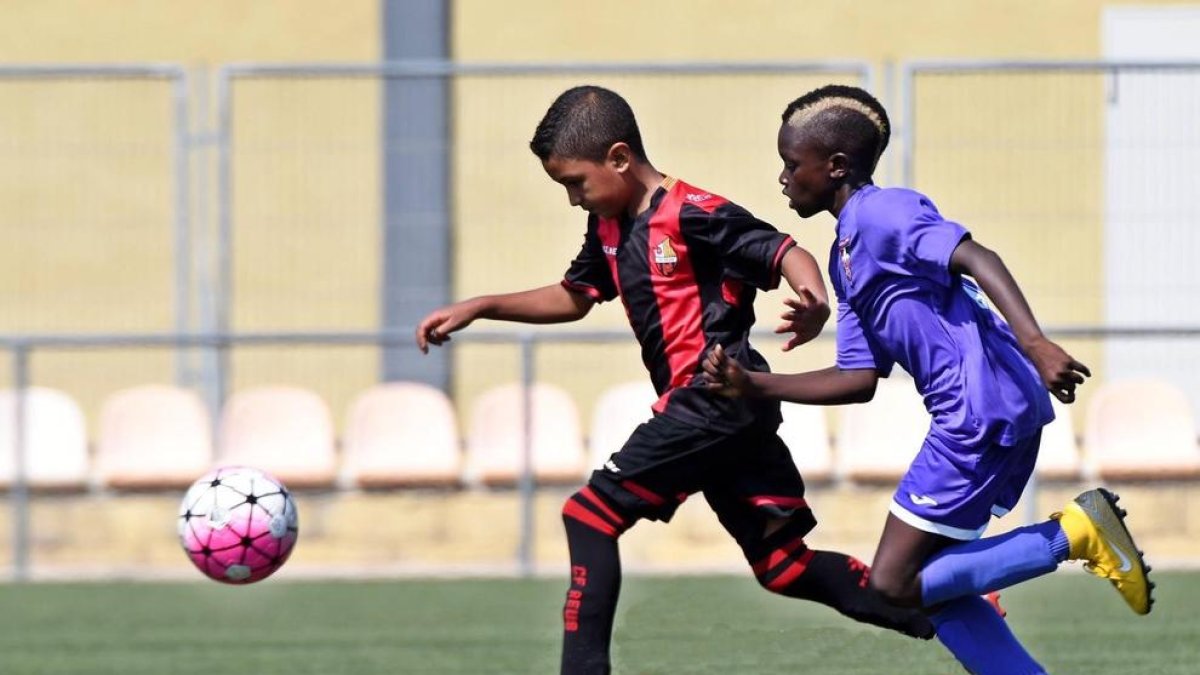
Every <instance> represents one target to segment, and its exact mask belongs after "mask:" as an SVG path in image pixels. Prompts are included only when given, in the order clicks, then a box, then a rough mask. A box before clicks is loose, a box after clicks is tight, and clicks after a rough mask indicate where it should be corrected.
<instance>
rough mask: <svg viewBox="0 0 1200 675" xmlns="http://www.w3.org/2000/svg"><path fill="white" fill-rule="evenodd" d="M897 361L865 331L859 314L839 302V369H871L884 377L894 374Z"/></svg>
mask: <svg viewBox="0 0 1200 675" xmlns="http://www.w3.org/2000/svg"><path fill="white" fill-rule="evenodd" d="M893 365H895V361H893V360H892V359H891V358H889V357H888V356H887V354H886V353H884V351H883V349H882V348H881V347H880V346H879V343H878V342H876V341H875V340H873V339H871V337H870V336H869V335H867V333H866V331H864V330H863V327H862V321H861V320H860V319H859V317H858V314H857V313H856V312H855V311H854V310H853V309H851V307H850V305H849V304H848V303H847V302H845V301H839V302H838V318H837V367H838V368H840V369H842V370H863V369H866V368H871V369H873V370H875V371H877V372H878V373H879V374H880V375H882V376H883V377H887V376H888V375H889V374H891V372H892V366H893Z"/></svg>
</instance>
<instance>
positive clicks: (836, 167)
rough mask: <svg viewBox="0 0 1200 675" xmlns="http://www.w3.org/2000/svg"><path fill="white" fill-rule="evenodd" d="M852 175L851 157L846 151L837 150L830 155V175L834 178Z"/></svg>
mask: <svg viewBox="0 0 1200 675" xmlns="http://www.w3.org/2000/svg"><path fill="white" fill-rule="evenodd" d="M848 175H850V158H849V157H847V156H846V153H844V152H835V153H833V154H832V155H830V156H829V177H830V178H832V179H834V180H844V179H845V178H846V176H848Z"/></svg>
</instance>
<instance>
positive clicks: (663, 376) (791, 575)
mask: <svg viewBox="0 0 1200 675" xmlns="http://www.w3.org/2000/svg"><path fill="white" fill-rule="evenodd" d="M530 147H531V149H532V150H533V152H534V154H536V155H537V156H538V157H539V158H540V159H541V161H542V166H543V168H544V169H545V171H546V173H547V174H548V175H549V176H550V178H552V179H553V180H554V181H555V182H557V183H559V184H561V185H563V186H564V187H565V188H566V190H567V196H568V198H569V199H570V202H571V204H572V205H573V206H579V207H581V208H583V209H584V210H586V211H587V212H588V213H589V217H588V227H587V233H586V235H585V237H584V243H583V247H582V248H581V250H580V252H579V254H578V256H576V258H575V260H574V261H573V262H572V263H571V266H570V268H569V269H568V271H567V274H566V277H565V279H563V281H562V282H561V283H556V284H552V285H549V286H544V287H541V288H537V289H533V290H529V291H524V292H519V293H509V294H504V295H491V296H481V297H477V298H471V299H469V300H464V301H462V302H459V303H456V304H453V305H450V306H448V307H444V308H442V309H439V310H436V311H434V312H432V313H431V314H429V316H427V317H426V318H425V319H424V320H423V321H422V322H421V324H420V325H419V326H418V328H417V336H416V338H417V344H418V346H419V347H420V348H421V349H422V350H426V349H428V345H429V344H434V345H440V344H442V343H443V342H445V341H446V340H447V339H449V335H450V333H452V332H454V331H456V330H460V329H462V328H465V327H466V326H467V325H468V324H470V323H471V322H472V321H474V320H475V319H478V318H486V319H497V320H503V321H520V322H526V323H560V322H567V321H576V320H578V319H581V318H583V317H584V316H586V315H587V313H588V312H589V311H590V310H591V308H592V305H593V304H595V303H598V302H604V301H607V300H613V299H615V298H617V297H620V298H621V300H622V302H623V303H624V305H625V310H626V313H627V314H628V317H629V322H630V325H631V326H632V327H633V331H634V334H635V336H636V337H637V339H638V342H639V343H641V345H642V359H643V361H644V363H645V364H646V368H647V369H648V370H649V371H650V375H651V379H652V380H653V381H654V386H655V388H656V389H657V391H658V394H659V397H660V398H659V399H658V401H657V403H655V405H654V406H653V412H654V415H653V417H651V418H650V419H649V420H648V421H647V422H645V423H644V424H642V425H640V426H639V427H638V428H637V429H636V430H635V431H634V432H633V435H632V436H631V437H630V438H629V441H628V442H627V443H626V444H625V446H624V447H622V448H621V450H620V451H618V452H616V453H615V454H613V455H612V456H611V457H610V458H609V460H608V461H606V462H605V463H604V466H603V467H601V468H600V469H598V470H596V471H595V472H593V474H592V476H591V479H590V480H589V481H588V485H587V486H585V487H583V488H582V489H580V490H579V491H578V492H576V493H575V494H574V495H572V496H571V497H570V498H569V499H567V501H566V503H565V505H564V507H563V522H564V525H565V527H566V532H567V542H568V546H569V548H570V555H571V586H570V588H569V590H568V592H567V600H566V606H565V608H564V612H563V619H564V633H563V655H562V672H563V673H588V674H590V673H608V672H609V670H610V665H609V655H608V652H609V641H610V638H611V635H612V623H613V616H614V614H615V611H616V603H617V596H618V593H619V590H620V581H621V566H620V558H619V554H618V546H617V539H618V537H619V536H620V535H621V533H623V532H624V531H625V530H627V529H629V528H630V527H631V526H632V525H633V524H634V523H636V522H637V521H638V520H640V519H642V518H649V519H652V520H663V521H667V520H670V518H671V516H672V515H673V514H674V512H675V510H676V509H677V508H678V506H679V504H680V503H682V501H683V500H684V499H686V498H687V497H688V496H689V495H691V494H693V493H696V492H702V493H704V496H705V499H706V500H707V501H708V503H709V505H710V506H711V507H712V509H713V511H714V512H715V513H716V514H717V517H718V519H719V520H720V521H721V524H722V525H723V526H724V527H725V529H726V530H727V531H728V532H729V533H730V535H731V536H733V538H734V539H735V540H736V541H737V542H738V544H739V546H741V548H742V551H743V552H744V554H745V556H746V559H747V561H748V562H749V563H750V565H751V568H752V569H753V571H754V574H755V577H757V579H758V580H759V582H760V583H761V584H762V585H763V586H764V587H766V588H767V589H769V590H771V591H773V592H776V593H780V594H782V595H787V596H791V597H798V598H804V599H808V600H814V601H816V602H820V603H823V604H826V605H828V606H830V607H833V608H834V609H836V610H837V611H839V612H841V613H843V614H845V615H847V616H850V617H852V618H854V619H857V620H859V621H865V622H868V623H872V624H876V625H880V626H885V627H888V628H892V629H895V630H898V631H902V632H904V633H907V634H909V635H914V636H918V637H923V638H928V637H930V636H931V635H932V627H931V626H930V624H929V622H928V620H927V619H926V618H925V617H924V615H922V614H921V613H919V612H916V611H911V610H905V609H899V608H894V607H891V606H890V605H888V604H887V603H886V602H884V601H883V600H882V598H881V597H880V596H879V595H878V593H877V592H875V591H873V590H871V588H870V586H869V584H868V583H867V574H868V570H867V569H866V566H865V565H863V564H862V563H860V562H859V561H857V560H855V559H853V558H851V557H849V556H846V555H844V554H841V553H835V552H831V551H816V550H813V549H809V548H808V547H807V546H806V545H805V543H804V539H803V537H804V536H805V535H806V534H807V533H808V532H809V531H810V530H812V528H813V527H814V526H815V525H816V520H815V518H814V517H813V514H812V511H811V510H810V509H809V507H808V504H807V502H806V501H805V499H804V482H803V480H802V479H801V477H800V474H799V473H798V472H797V470H796V467H795V464H794V463H793V462H792V460H791V456H790V454H789V452H788V449H787V447H786V446H785V445H784V444H783V441H781V440H780V439H779V437H778V436H777V435H776V433H775V432H776V429H777V428H778V426H779V422H780V417H779V407H778V404H777V403H775V402H770V401H762V400H758V401H748V400H747V399H745V398H737V399H731V398H725V397H721V396H716V395H714V394H712V393H711V392H709V391H708V390H707V389H706V388H705V376H704V375H703V368H702V365H701V363H702V357H703V356H704V354H705V353H706V351H707V350H709V349H711V348H713V347H715V346H717V345H720V346H721V347H722V349H723V350H724V351H725V353H726V354H728V355H730V357H731V358H733V359H736V360H737V361H738V362H739V363H740V364H742V365H743V366H744V367H745V368H747V369H750V370H756V371H765V370H767V363H766V361H765V360H764V359H763V358H762V356H760V355H759V354H758V353H757V352H755V351H754V350H753V349H752V348H751V347H750V342H749V334H750V328H751V326H752V325H753V324H754V311H753V301H754V296H755V293H756V289H762V290H769V289H772V288H775V287H776V286H777V285H778V284H779V280H780V278H781V277H782V278H783V279H786V280H787V282H788V284H789V285H790V286H791V287H792V289H793V290H794V291H795V292H796V294H797V296H798V297H799V299H798V300H795V299H793V300H791V301H790V304H791V305H792V307H793V308H794V309H797V310H801V311H795V312H793V313H789V315H788V316H785V318H786V319H788V320H789V323H786V324H784V325H783V326H781V327H780V332H793V333H794V335H793V336H792V338H791V340H790V341H789V342H788V343H787V345H785V349H790V348H792V347H794V346H796V345H798V344H801V343H803V342H807V341H808V340H811V339H812V338H814V337H816V335H817V334H818V333H820V331H821V328H822V326H823V325H824V323H825V320H826V319H827V318H828V317H829V308H828V304H827V301H826V295H825V285H824V282H823V280H822V278H821V273H820V270H819V268H818V266H817V264H816V261H815V260H814V259H813V257H812V256H811V255H810V254H809V253H808V252H807V251H805V250H803V249H801V248H799V247H797V246H796V244H795V242H793V241H792V239H791V237H789V236H787V235H785V234H782V233H780V232H778V231H776V230H775V228H773V227H771V226H770V225H768V224H767V223H764V222H762V221H760V220H758V219H756V218H754V217H753V216H752V215H750V213H748V212H747V211H746V210H744V209H742V208H741V207H738V206H736V205H735V204H732V203H731V202H729V201H727V200H725V199H723V198H721V197H718V196H716V195H713V194H712V193H709V192H706V191H704V190H700V189H697V188H694V187H692V186H690V185H687V184H686V183H684V182H682V181H679V180H676V179H674V178H671V177H668V176H665V175H663V174H661V173H659V172H658V170H657V169H655V168H654V166H653V165H651V164H650V162H649V161H648V160H647V158H646V153H645V150H644V149H643V146H642V140H641V134H640V132H639V130H638V127H637V122H636V120H635V118H634V116H633V111H632V110H631V109H630V108H629V105H628V104H627V103H626V102H625V100H624V99H622V98H621V97H620V96H618V95H617V94H615V93H614V92H611V91H608V90H606V89H602V88H599V87H591V86H585V87H576V88H574V89H570V90H568V91H566V92H565V93H563V94H562V95H561V96H559V97H558V99H557V100H555V102H554V103H553V104H552V105H551V106H550V109H549V110H548V111H547V113H546V115H545V117H544V118H543V119H542V121H541V123H540V124H539V125H538V128H537V131H536V133H535V135H534V138H533V141H532V142H531V143H530Z"/></svg>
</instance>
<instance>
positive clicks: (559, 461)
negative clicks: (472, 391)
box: [466, 383, 584, 485]
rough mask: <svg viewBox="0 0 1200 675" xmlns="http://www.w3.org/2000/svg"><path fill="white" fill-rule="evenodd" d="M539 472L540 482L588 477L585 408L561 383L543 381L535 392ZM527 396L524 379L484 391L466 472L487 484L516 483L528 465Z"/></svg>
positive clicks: (534, 444)
mask: <svg viewBox="0 0 1200 675" xmlns="http://www.w3.org/2000/svg"><path fill="white" fill-rule="evenodd" d="M529 395H530V398H531V400H532V407H531V410H530V427H531V432H532V433H531V436H532V438H531V441H532V454H533V474H534V478H535V479H536V480H537V481H538V482H539V483H570V484H574V483H578V482H580V481H582V480H583V477H584V450H583V440H582V434H581V433H580V425H579V411H578V410H577V409H576V407H575V403H574V401H572V400H571V397H570V396H569V395H568V394H567V392H566V391H564V390H563V389H561V388H560V387H557V386H554V385H550V384H545V383H538V384H535V385H533V387H531V389H530V392H529ZM524 410H525V394H524V391H523V389H522V387H521V385H520V384H519V383H514V384H507V385H501V386H499V387H496V388H494V389H491V390H489V391H487V392H484V393H483V394H482V395H481V396H480V397H479V399H478V400H477V401H476V402H475V406H474V408H473V410H472V415H471V430H470V434H469V435H468V440H467V466H466V475H467V477H468V478H469V479H471V480H473V481H478V482H481V483H484V484H487V485H512V484H514V483H516V482H517V480H518V479H519V477H520V476H521V474H522V469H523V467H524V462H523V456H524V455H523V449H524V438H525V434H524Z"/></svg>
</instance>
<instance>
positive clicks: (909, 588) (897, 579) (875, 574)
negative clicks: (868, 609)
mask: <svg viewBox="0 0 1200 675" xmlns="http://www.w3.org/2000/svg"><path fill="white" fill-rule="evenodd" d="M868 583H869V584H870V587H871V589H872V590H874V591H875V592H877V593H879V594H880V595H882V596H883V599H884V600H887V601H888V602H889V603H891V604H893V605H897V606H900V607H919V606H920V605H921V593H920V584H919V580H918V578H917V577H915V576H912V575H909V574H905V573H904V572H902V571H900V570H895V569H890V568H887V567H874V568H872V569H871V575H870V578H869V579H868Z"/></svg>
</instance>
